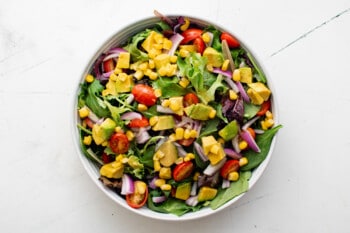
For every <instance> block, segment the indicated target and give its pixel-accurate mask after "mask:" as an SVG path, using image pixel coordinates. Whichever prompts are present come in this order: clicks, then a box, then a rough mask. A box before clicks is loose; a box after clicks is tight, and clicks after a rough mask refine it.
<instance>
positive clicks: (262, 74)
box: [247, 53, 266, 83]
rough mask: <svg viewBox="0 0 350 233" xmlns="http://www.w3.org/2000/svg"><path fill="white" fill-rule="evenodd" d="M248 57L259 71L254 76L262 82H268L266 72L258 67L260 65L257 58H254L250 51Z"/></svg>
mask: <svg viewBox="0 0 350 233" xmlns="http://www.w3.org/2000/svg"><path fill="white" fill-rule="evenodd" d="M247 57H248V58H249V60H250V62H251V63H252V64H253V67H254V69H255V71H256V72H257V74H258V75H255V76H254V77H255V78H256V79H257V80H258V81H259V82H262V83H266V76H265V74H264V72H263V71H262V70H261V69H260V67H258V65H257V64H256V62H255V59H254V58H253V56H252V55H251V54H250V53H247Z"/></svg>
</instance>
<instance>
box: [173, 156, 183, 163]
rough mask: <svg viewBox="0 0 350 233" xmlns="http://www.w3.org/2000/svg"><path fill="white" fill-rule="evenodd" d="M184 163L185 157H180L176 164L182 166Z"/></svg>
mask: <svg viewBox="0 0 350 233" xmlns="http://www.w3.org/2000/svg"><path fill="white" fill-rule="evenodd" d="M183 162H184V158H183V157H178V158H177V159H176V161H175V164H180V163H183Z"/></svg>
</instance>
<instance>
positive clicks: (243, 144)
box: [238, 140, 248, 150]
mask: <svg viewBox="0 0 350 233" xmlns="http://www.w3.org/2000/svg"><path fill="white" fill-rule="evenodd" d="M238 147H239V149H241V150H244V149H246V148H247V147H248V143H247V142H246V141H244V140H242V141H240V142H239V144H238Z"/></svg>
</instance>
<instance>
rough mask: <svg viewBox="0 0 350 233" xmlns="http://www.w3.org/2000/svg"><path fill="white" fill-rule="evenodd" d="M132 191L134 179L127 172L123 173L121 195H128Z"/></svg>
mask: <svg viewBox="0 0 350 233" xmlns="http://www.w3.org/2000/svg"><path fill="white" fill-rule="evenodd" d="M131 193H134V181H133V180H132V178H131V177H130V176H129V175H128V174H125V173H124V174H123V176H122V190H121V194H122V195H128V194H131Z"/></svg>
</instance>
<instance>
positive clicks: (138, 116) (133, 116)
mask: <svg viewBox="0 0 350 233" xmlns="http://www.w3.org/2000/svg"><path fill="white" fill-rule="evenodd" d="M120 119H122V120H133V119H142V115H141V114H140V113H138V112H127V113H124V114H123V115H121V117H120Z"/></svg>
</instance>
